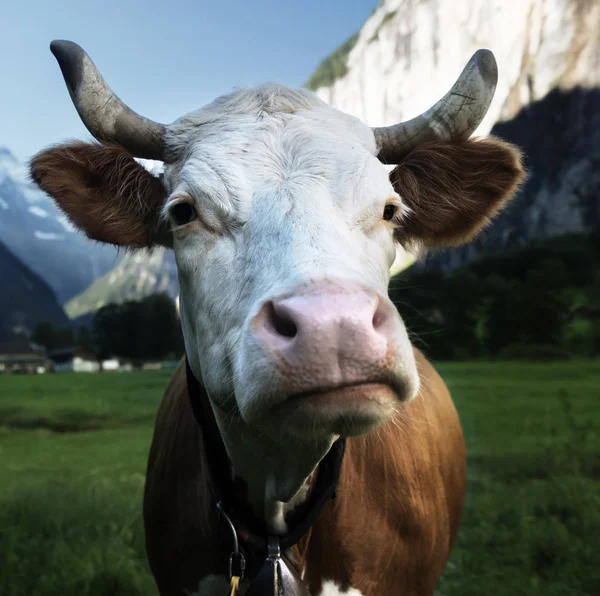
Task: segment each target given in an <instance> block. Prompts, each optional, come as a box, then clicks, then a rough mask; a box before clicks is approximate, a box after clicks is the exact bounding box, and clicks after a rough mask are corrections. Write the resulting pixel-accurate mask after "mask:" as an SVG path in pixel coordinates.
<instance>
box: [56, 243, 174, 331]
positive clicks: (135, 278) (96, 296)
mask: <svg viewBox="0 0 600 596" xmlns="http://www.w3.org/2000/svg"><path fill="white" fill-rule="evenodd" d="M157 292H164V293H166V294H168V295H169V296H171V298H173V299H175V298H176V297H177V296H178V294H179V282H178V280H177V268H176V266H175V258H174V257H173V253H172V252H171V251H168V250H165V249H163V248H157V249H154V250H153V251H152V252H150V253H148V252H146V251H137V252H129V253H127V254H126V255H125V256H124V257H123V259H122V261H121V262H120V263H119V264H118V265H117V266H116V267H115V268H114V269H113V270H112V271H110V272H109V273H107V274H106V275H104V276H103V277H101V278H100V279H98V280H96V281H95V282H94V283H93V284H92V285H91V286H90V287H89V288H88V289H87V290H85V291H84V292H83V293H81V294H79V295H78V296H76V297H74V298H73V299H71V300H70V301H69V302H67V304H66V306H65V310H66V311H67V314H68V315H69V317H71V319H75V318H80V317H83V316H84V315H87V314H89V313H93V312H95V311H96V310H98V309H99V308H101V307H102V306H104V305H105V304H109V303H113V302H114V303H120V302H125V301H126V300H140V299H141V298H145V297H146V296H149V295H150V294H155V293H157ZM88 318H89V317H88ZM85 322H86V319H82V320H81V323H85Z"/></svg>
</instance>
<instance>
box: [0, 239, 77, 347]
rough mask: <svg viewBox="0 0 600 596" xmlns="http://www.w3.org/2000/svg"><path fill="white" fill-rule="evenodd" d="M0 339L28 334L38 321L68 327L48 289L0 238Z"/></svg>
mask: <svg viewBox="0 0 600 596" xmlns="http://www.w3.org/2000/svg"><path fill="white" fill-rule="evenodd" d="M0 279H1V280H2V287H1V289H0V341H4V340H7V339H10V338H11V337H14V336H15V335H29V334H30V333H31V332H32V331H33V329H34V328H35V326H36V325H37V324H38V323H40V322H49V323H52V324H53V325H54V326H56V327H68V326H69V324H70V323H69V319H68V318H67V315H66V314H65V312H64V311H63V309H62V308H61V306H60V305H59V304H58V302H57V300H56V296H55V295H54V292H53V291H52V289H51V288H50V287H49V286H48V284H47V283H46V282H44V281H43V280H42V279H41V278H40V277H39V276H38V275H36V274H35V273H34V272H33V271H31V270H30V269H29V268H28V267H27V266H26V265H24V264H23V263H22V262H21V261H20V260H19V259H18V258H17V257H16V256H15V255H14V254H12V252H10V250H8V248H7V247H6V246H5V245H4V244H3V243H2V242H0Z"/></svg>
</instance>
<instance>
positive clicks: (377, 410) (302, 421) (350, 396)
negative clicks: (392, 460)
mask: <svg viewBox="0 0 600 596" xmlns="http://www.w3.org/2000/svg"><path fill="white" fill-rule="evenodd" d="M398 405H399V399H398V393H397V392H396V390H395V389H394V388H393V387H392V385H391V384H389V383H387V382H381V381H375V382H362V383H355V384H351V385H343V386H337V387H331V388H319V389H311V390H310V391H306V392H302V393H298V394H294V395H292V396H290V397H289V398H288V399H286V401H285V402H283V403H281V404H279V405H278V406H276V408H275V409H276V412H274V414H276V417H277V418H278V419H279V420H280V421H281V423H282V425H284V426H285V428H286V430H287V432H289V433H290V434H301V435H302V436H306V433H307V432H308V433H311V434H312V433H318V434H321V433H323V432H325V433H328V434H335V435H340V436H354V435H359V434H364V433H365V432H368V431H369V430H371V429H372V428H374V427H376V426H379V425H380V424H382V423H383V422H386V421H387V420H388V419H389V418H391V417H392V416H393V414H394V413H395V412H396V410H397V408H398Z"/></svg>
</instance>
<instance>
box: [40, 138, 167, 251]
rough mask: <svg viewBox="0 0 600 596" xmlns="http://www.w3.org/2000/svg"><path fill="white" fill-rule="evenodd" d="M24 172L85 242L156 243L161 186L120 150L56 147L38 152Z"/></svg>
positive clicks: (95, 146)
mask: <svg viewBox="0 0 600 596" xmlns="http://www.w3.org/2000/svg"><path fill="white" fill-rule="evenodd" d="M30 172H31V177H32V179H33V181H34V182H35V183H36V184H37V185H38V186H39V187H40V188H41V189H42V190H43V191H45V192H46V193H48V194H49V195H50V196H51V197H52V198H53V199H54V200H55V201H56V202H57V203H58V205H59V207H60V208H61V209H62V210H63V211H64V212H65V214H66V215H67V217H68V218H69V219H70V220H71V221H72V222H73V223H74V225H75V226H76V227H78V228H80V229H81V230H83V231H84V232H85V233H86V235H87V236H88V237H89V238H92V239H93V240H99V241H100V242H107V243H109V244H116V245H118V246H131V247H138V248H141V247H150V246H152V245H153V244H155V243H156V241H157V233H158V229H157V226H158V222H159V216H160V209H161V207H162V204H163V201H164V191H163V186H162V184H161V182H160V180H159V179H158V178H156V177H155V176H153V175H152V174H151V173H150V172H148V170H146V169H145V168H144V167H143V166H141V165H140V164H139V163H138V162H137V161H135V159H134V158H133V156H132V155H131V154H129V153H128V152H127V151H125V150H124V149H122V148H120V147H115V146H107V145H100V144H97V143H83V142H76V143H68V144H64V145H58V146H56V147H52V148H50V149H47V150H45V151H41V152H40V153H38V154H37V155H36V156H35V157H34V158H33V159H32V160H31V164H30Z"/></svg>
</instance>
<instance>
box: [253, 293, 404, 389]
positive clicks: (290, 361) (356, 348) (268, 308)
mask: <svg viewBox="0 0 600 596" xmlns="http://www.w3.org/2000/svg"><path fill="white" fill-rule="evenodd" d="M397 317H398V314H397V312H396V309H395V308H394V306H393V305H392V304H391V302H390V301H389V300H387V299H384V298H381V297H380V296H379V295H378V294H377V293H375V292H373V291H371V290H368V289H364V288H355V287H350V288H347V287H342V288H340V287H338V286H335V287H331V288H328V287H323V286H321V287H319V288H318V289H316V290H313V291H305V292H303V293H300V294H296V295H292V296H290V297H286V298H283V299H276V300H270V301H267V302H266V303H264V304H263V306H262V308H261V310H260V312H259V314H258V316H257V318H256V319H255V326H254V334H255V338H256V339H258V340H259V342H260V343H261V344H262V347H263V350H265V351H266V352H267V354H269V355H270V357H272V358H274V359H275V360H276V361H277V362H278V363H280V364H281V363H283V364H286V365H287V367H286V368H289V370H290V372H292V371H293V373H294V375H295V376H297V375H301V376H303V377H305V380H306V381H309V380H310V379H309V377H312V380H313V381H315V380H318V383H317V384H318V385H324V386H327V385H331V384H339V383H349V382H359V381H361V380H363V379H364V378H365V377H368V376H369V370H381V369H382V367H383V362H384V360H385V358H386V355H387V353H388V347H389V344H390V342H391V341H392V339H393V335H394V332H395V324H394V321H395V319H396V318H397ZM311 384H312V383H311Z"/></svg>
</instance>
